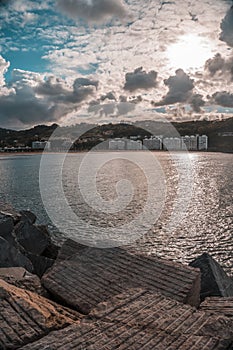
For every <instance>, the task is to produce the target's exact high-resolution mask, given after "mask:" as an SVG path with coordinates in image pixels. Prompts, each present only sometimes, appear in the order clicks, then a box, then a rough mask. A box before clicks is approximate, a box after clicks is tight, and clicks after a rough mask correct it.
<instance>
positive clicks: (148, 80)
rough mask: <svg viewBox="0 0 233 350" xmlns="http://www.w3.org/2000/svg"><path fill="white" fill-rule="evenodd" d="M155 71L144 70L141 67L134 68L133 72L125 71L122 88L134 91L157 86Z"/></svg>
mask: <svg viewBox="0 0 233 350" xmlns="http://www.w3.org/2000/svg"><path fill="white" fill-rule="evenodd" d="M156 78H157V72H155V71H154V70H151V71H149V72H148V73H146V71H144V70H143V68H142V67H140V68H137V69H135V70H134V71H133V72H131V73H130V72H129V73H126V75H125V85H124V89H125V90H128V91H135V90H137V89H145V90H147V89H151V88H154V87H156V86H157V82H156Z"/></svg>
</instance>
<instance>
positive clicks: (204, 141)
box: [198, 135, 208, 151]
mask: <svg viewBox="0 0 233 350" xmlns="http://www.w3.org/2000/svg"><path fill="white" fill-rule="evenodd" d="M198 149H199V150H200V151H204V150H207V149H208V136H206V135H200V136H199V137H198Z"/></svg>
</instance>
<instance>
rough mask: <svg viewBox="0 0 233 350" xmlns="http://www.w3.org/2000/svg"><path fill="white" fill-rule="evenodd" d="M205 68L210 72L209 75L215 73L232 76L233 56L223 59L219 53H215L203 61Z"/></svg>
mask: <svg viewBox="0 0 233 350" xmlns="http://www.w3.org/2000/svg"><path fill="white" fill-rule="evenodd" d="M205 70H206V71H208V72H209V73H210V75H211V76H214V75H216V74H225V73H226V78H227V77H229V76H230V77H231V79H232V77H233V57H230V58H228V59H225V58H223V57H222V56H221V54H220V53H217V54H216V55H215V56H214V57H213V58H210V59H208V60H207V61H206V63H205Z"/></svg>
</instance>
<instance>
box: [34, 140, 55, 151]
mask: <svg viewBox="0 0 233 350" xmlns="http://www.w3.org/2000/svg"><path fill="white" fill-rule="evenodd" d="M50 146H51V145H50V142H49V141H33V142H32V149H35V150H42V149H45V148H46V149H47V150H49V149H50Z"/></svg>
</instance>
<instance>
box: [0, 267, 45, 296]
mask: <svg viewBox="0 0 233 350" xmlns="http://www.w3.org/2000/svg"><path fill="white" fill-rule="evenodd" d="M0 278H1V279H3V280H4V281H5V282H7V283H10V284H13V285H14V286H16V287H19V288H22V289H26V290H30V291H31V292H35V293H37V294H39V295H42V296H44V297H48V293H47V292H46V290H45V289H44V288H43V287H42V285H41V282H40V279H39V277H38V276H37V275H34V274H32V273H30V272H28V271H27V270H26V269H24V268H23V267H8V268H0Z"/></svg>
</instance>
